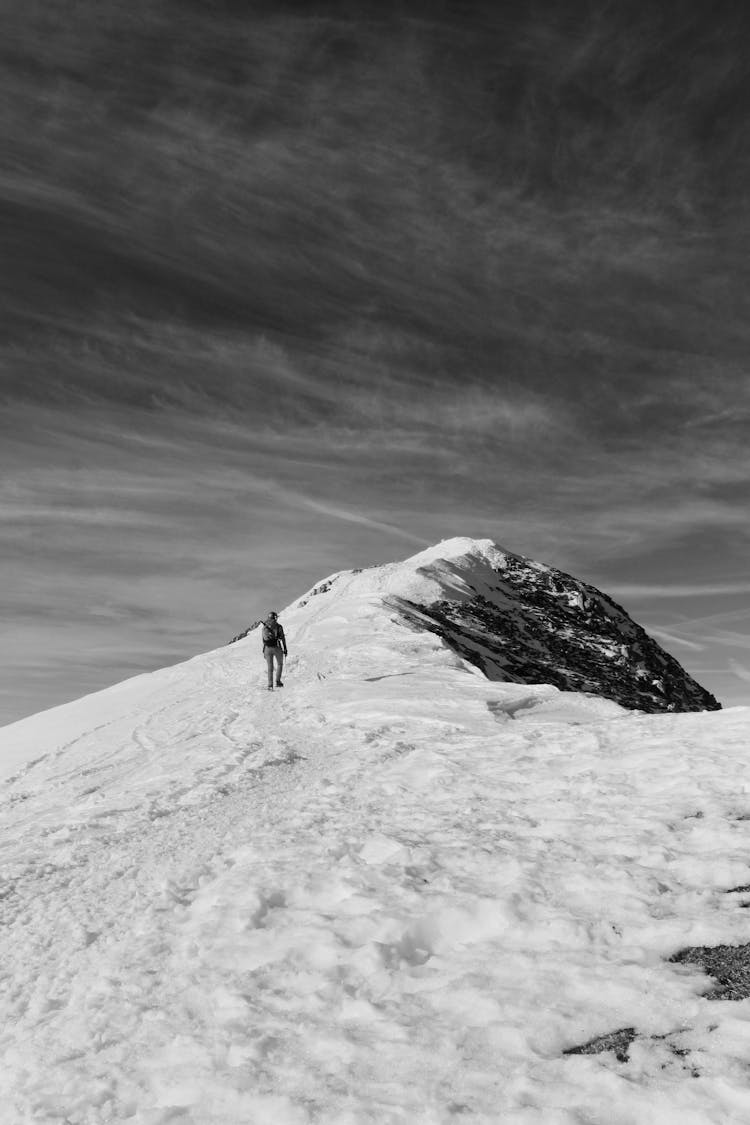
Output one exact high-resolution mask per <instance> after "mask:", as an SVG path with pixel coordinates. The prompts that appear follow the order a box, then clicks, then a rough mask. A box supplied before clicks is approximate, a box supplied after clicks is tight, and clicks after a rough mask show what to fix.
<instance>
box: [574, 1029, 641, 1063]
mask: <svg viewBox="0 0 750 1125" xmlns="http://www.w3.org/2000/svg"><path fill="white" fill-rule="evenodd" d="M636 1037H637V1033H636V1030H635V1028H634V1027H621V1028H618V1030H617V1031H610V1032H609V1033H608V1034H607V1035H598V1036H597V1037H596V1038H595V1039H589V1040H588V1042H586V1043H581V1044H580V1046H578V1047H568V1049H567V1050H565V1051H563V1054H564V1055H601V1054H602V1053H603V1052H604V1051H614V1055H615V1058H616V1059H617V1061H618V1062H627V1061H628V1051H629V1050H630V1044H631V1043H632V1042H633V1040H634V1039H636Z"/></svg>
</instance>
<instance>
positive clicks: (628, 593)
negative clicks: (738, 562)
mask: <svg viewBox="0 0 750 1125" xmlns="http://www.w3.org/2000/svg"><path fill="white" fill-rule="evenodd" d="M609 591H610V593H612V594H617V595H618V596H620V597H623V598H625V597H627V598H633V599H636V598H659V599H663V598H690V599H693V598H711V597H730V596H733V595H735V594H750V581H744V582H704V583H679V582H676V583H673V584H672V583H661V584H649V583H637V582H636V583H622V582H614V583H612V584H610V586H609Z"/></svg>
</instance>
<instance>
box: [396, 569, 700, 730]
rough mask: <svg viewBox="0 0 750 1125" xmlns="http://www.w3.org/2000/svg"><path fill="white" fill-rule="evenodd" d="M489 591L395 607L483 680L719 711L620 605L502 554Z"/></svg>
mask: <svg viewBox="0 0 750 1125" xmlns="http://www.w3.org/2000/svg"><path fill="white" fill-rule="evenodd" d="M493 569H494V572H495V575H496V578H495V582H494V583H493V585H494V589H489V590H487V589H485V590H483V592H482V593H477V594H476V595H475V596H474V597H471V598H468V599H467V598H461V599H450V598H444V599H438V600H436V601H434V602H431V603H426V604H425V603H417V602H413V601H410V600H406V599H405V600H403V601H401V602H400V609H401V611H402V612H403V613H404V614H405V615H406V616H407V617H409V619H410V620H411V621H412V623H413V624H414V625H416V626H417V627H421V628H428V629H431V630H432V631H433V632H435V633H437V634H438V635H439V636H440V637H441V638H442V639H443V640H444V641H445V643H446V644H448V645H450V647H451V648H453V649H455V651H456V652H458V653H459V654H460V655H461V656H462V657H464V658H465V659H466V660H469V661H470V662H471V663H472V664H474V665H476V667H478V668H480V669H481V670H482V671H483V672H484V674H485V675H486V676H487V678H488V679H490V680H510V681H514V682H516V683H526V684H534V683H545V684H553V685H554V686H555V687H559V688H561V689H562V690H565V691H582V692H592V693H594V694H596V695H601V696H604V697H605V698H607V699H612V700H614V701H615V702H616V703H619V704H621V705H622V706H623V707H627V708H630V709H635V710H640V711H648V712H658V711H717V710H719V709H720V707H721V705H720V704H719V703H718V701H717V700H716V699H715V698H714V696H713V695H711V693H710V692H708V691H706V690H705V688H703V687H701V686H700V684H698V683H696V681H695V680H694V679H692V677H691V676H689V675H688V673H687V672H686V671H685V670H684V668H682V667H681V665H680V664H679V663H678V662H677V660H675V658H674V657H673V656H670V655H669V654H668V653H666V652H664V650H663V649H662V648H661V647H660V646H659V645H658V644H657V643H656V641H655V640H654V639H653V638H652V637H649V635H648V634H647V633H646V631H645V629H643V628H642V627H641V626H640V625H637V624H636V623H635V622H634V621H633V620H632V618H630V617H629V616H628V614H627V613H626V612H625V610H624V609H623V608H622V606H619V605H618V604H617V603H616V602H615V601H613V600H612V599H611V598H609V597H608V596H607V595H606V594H603V593H601V591H599V590H597V589H596V588H595V587H593V586H589V585H588V584H587V583H584V582H580V581H578V580H577V579H575V578H573V577H571V575H569V574H565V573H563V572H562V571H560V570H555V569H554V568H552V567H546V566H541V565H540V564H539V563H535V562H533V561H531V560H529V559H524V558H522V557H521V556H519V555H512V554H509V553H505V561H504V565H503V566H502V567H494V568H493Z"/></svg>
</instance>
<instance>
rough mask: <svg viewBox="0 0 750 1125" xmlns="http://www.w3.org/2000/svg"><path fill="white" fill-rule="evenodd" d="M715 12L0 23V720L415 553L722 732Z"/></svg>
mask: <svg viewBox="0 0 750 1125" xmlns="http://www.w3.org/2000/svg"><path fill="white" fill-rule="evenodd" d="M743 9H744V6H743V5H738V4H735V3H729V2H725V0H719V2H715V3H712V4H710V5H709V4H708V3H700V4H698V3H695V2H694V3H689V2H688V3H681V4H677V3H667V4H664V5H659V6H656V5H653V4H651V3H645V2H644V3H640V2H638V3H636V2H632V3H630V2H626V3H617V4H615V3H608V2H605V0H602V2H600V3H596V2H592V0H587V2H583V0H581V2H577V0H573V2H571V3H566V4H565V5H559V4H557V3H554V2H552V0H532V2H525V3H515V2H509V3H491V4H479V3H475V4H469V3H463V4H457V3H449V2H441V0H434V2H432V3H422V4H420V3H400V4H397V3H389V2H387V0H381V2H380V3H378V4H374V3H372V4H369V5H368V4H365V3H348V4H334V3H328V4H320V3H316V2H315V0H312V2H309V3H306V4H301V3H297V4H294V3H276V4H271V3H252V2H242V3H241V2H238V0H215V2H213V3H197V2H195V3H194V2H191V0H180V3H176V2H169V0H134V2H133V3H130V4H128V5H120V4H114V3H111V2H110V0H105V2H102V0H96V2H94V0H76V3H75V4H73V5H71V4H69V3H68V2H67V0H65V2H63V0H43V2H40V3H37V4H29V3H28V0H23V2H22V0H9V2H8V4H7V5H6V11H5V13H4V34H3V42H2V45H0V83H2V86H1V90H2V99H0V104H1V106H2V108H1V109H0V143H1V144H2V151H3V154H4V158H3V162H2V168H1V169H0V263H1V264H0V287H1V289H0V300H1V304H0V309H1V310H2V312H1V316H0V405H1V407H2V409H1V412H0V514H1V516H2V519H1V520H0V563H1V565H2V583H0V607H1V612H0V620H1V625H0V628H1V635H0V722H11V721H13V720H15V719H16V718H20V717H21V716H23V715H26V714H30V713H33V712H36V711H39V710H41V709H44V708H46V707H50V706H54V705H56V704H58V703H60V702H63V701H65V700H67V699H71V698H75V697H77V696H80V695H82V694H84V693H86V692H90V691H93V690H96V689H97V688H99V687H103V686H105V685H107V684H110V683H113V682H116V681H118V680H120V679H123V678H124V677H126V676H130V675H134V674H137V673H138V672H142V671H147V670H150V669H153V668H157V667H160V666H163V665H165V664H170V663H174V662H175V661H178V660H181V659H185V658H187V657H189V656H192V655H193V654H195V653H196V652H200V651H204V650H207V649H211V648H214V647H216V646H218V645H220V644H222V643H224V642H225V641H228V640H229V639H230V638H231V637H232V636H234V635H235V634H237V633H238V632H240V631H241V629H243V628H245V627H246V626H247V625H248V624H249V623H251V622H252V621H254V620H256V619H257V618H258V617H260V616H261V615H262V614H264V613H265V612H266V611H267V610H268V609H270V608H271V607H273V608H282V607H283V606H284V605H286V604H288V603H289V602H290V601H291V600H293V599H294V598H295V597H297V596H298V595H299V594H301V593H302V592H304V591H305V590H306V589H307V588H309V587H310V586H311V585H312V584H313V583H314V582H315V581H316V580H318V579H320V578H322V577H325V576H326V575H327V574H329V573H331V572H332V571H335V570H339V569H343V568H348V567H354V566H366V565H368V564H374V563H379V562H384V561H387V560H391V559H397V558H403V557H406V556H407V555H409V554H412V553H414V552H415V551H417V550H419V549H420V548H422V547H423V546H426V545H428V544H430V543H433V542H436V541H437V540H440V539H442V538H449V537H452V536H455V535H470V536H476V537H489V538H492V539H494V540H495V541H496V542H498V543H499V544H501V545H502V546H504V547H506V548H508V549H509V550H512V551H516V552H518V553H520V554H524V555H529V556H531V557H534V558H537V559H540V560H543V561H545V562H548V563H551V564H553V565H554V566H557V567H560V568H561V569H563V570H565V571H568V572H569V573H572V574H574V575H575V576H576V577H578V578H582V579H584V580H586V581H589V582H592V583H593V584H594V585H596V586H598V587H599V588H601V589H603V590H605V591H606V592H607V593H609V594H610V595H612V596H613V597H615V599H616V600H617V601H618V602H620V603H621V604H622V605H624V607H625V608H626V609H627V610H628V612H630V614H631V615H632V616H633V617H634V618H635V619H636V620H637V621H638V622H639V623H640V624H642V625H643V626H644V627H645V628H647V629H648V630H649V631H650V632H651V633H652V634H653V635H654V636H656V638H657V639H658V640H659V641H660V643H662V644H663V645H664V647H665V648H667V649H668V650H669V651H670V652H672V653H673V654H674V655H675V656H676V657H677V658H678V659H679V660H680V662H681V663H682V664H683V666H684V667H685V668H686V669H687V670H688V671H689V672H690V673H691V674H692V675H693V676H694V677H695V678H696V679H697V680H698V681H699V682H700V683H702V684H703V685H704V686H705V687H707V688H708V689H709V690H711V691H713V692H714V693H715V694H716V695H717V697H718V698H719V699H720V700H721V701H722V702H723V703H724V704H725V705H732V704H737V703H748V702H750V572H749V570H748V565H747V562H748V546H749V539H750V531H749V529H748V518H747V513H748V510H749V501H750V487H749V480H750V442H748V440H747V439H748V436H749V435H750V380H749V379H748V363H749V359H748V356H749V347H748V345H749V344H750V316H748V313H749V312H750V309H749V308H748V304H749V303H750V302H749V301H748V293H749V292H750V289H749V288H748V273H750V266H749V265H748V263H749V262H750V255H749V254H748V249H749V246H748V243H750V236H749V234H748V232H749V230H750V227H749V226H748V217H749V212H750V202H749V201H748V196H747V183H748V182H749V175H750V145H749V144H748V135H747V128H746V121H747V115H748V111H750V77H749V73H750V72H748V69H747V66H746V59H745V53H746V52H745V49H744V44H745V42H746V41H747V38H746V35H747V31H748V26H747V25H748V21H749V20H750V14H748V13H746V12H745V11H744V10H743ZM261 674H262V668H261V667H260V664H259V667H258V668H257V669H255V668H248V679H249V682H253V680H254V678H255V677H260V676H261Z"/></svg>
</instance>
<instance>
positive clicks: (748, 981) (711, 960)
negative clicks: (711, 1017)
mask: <svg viewBox="0 0 750 1125" xmlns="http://www.w3.org/2000/svg"><path fill="white" fill-rule="evenodd" d="M669 960H670V961H671V962H673V963H675V964H678V965H685V964H687V965H699V966H700V967H701V969H703V971H704V972H705V973H707V974H708V976H710V977H713V978H714V980H715V981H716V982H717V983H718V988H712V989H711V990H710V991H709V992H706V993H704V996H705V998H706V1000H746V999H747V997H748V996H750V945H692V946H688V947H687V948H686V949H681V950H680V951H679V953H675V954H674V955H673V956H672V957H670V958H669Z"/></svg>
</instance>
